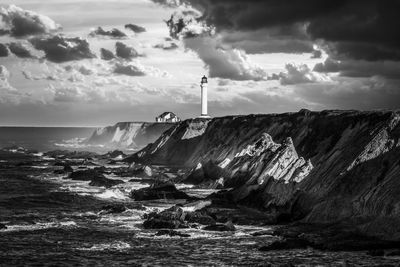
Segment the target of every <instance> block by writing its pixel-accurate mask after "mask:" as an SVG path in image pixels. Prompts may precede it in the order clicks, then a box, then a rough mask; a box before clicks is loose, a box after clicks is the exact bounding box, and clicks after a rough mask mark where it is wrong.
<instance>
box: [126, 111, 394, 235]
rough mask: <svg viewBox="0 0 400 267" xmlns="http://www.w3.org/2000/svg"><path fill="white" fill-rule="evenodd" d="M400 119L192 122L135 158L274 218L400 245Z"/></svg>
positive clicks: (295, 116)
mask: <svg viewBox="0 0 400 267" xmlns="http://www.w3.org/2000/svg"><path fill="white" fill-rule="evenodd" d="M399 122H400V113H399V112H391V111H387V112H386V111H385V112H384V111H382V112H381V111H376V112H358V111H323V112H310V111H306V110H303V111H300V112H298V113H286V114H270V115H250V116H237V117H223V118H215V119H212V120H199V119H195V120H187V121H184V122H182V123H180V124H179V125H177V126H175V127H172V128H170V129H169V130H168V131H167V132H165V133H164V134H163V135H162V136H161V137H160V138H159V139H158V140H157V141H156V142H155V143H154V144H150V145H148V146H147V147H146V148H145V149H143V150H142V151H140V152H139V153H137V154H135V155H134V156H133V157H132V158H131V160H132V161H139V162H146V163H153V164H166V165H176V166H184V167H190V168H193V170H192V172H191V173H190V174H189V176H188V177H187V181H189V182H194V183H197V184H201V183H203V182H206V183H207V182H208V184H210V182H214V183H216V184H218V185H219V186H223V187H229V188H233V189H232V190H231V191H230V192H229V198H230V199H231V200H232V201H235V202H237V203H239V204H244V205H250V206H254V207H257V208H260V209H262V210H264V211H265V212H269V213H270V214H271V215H273V216H275V218H277V219H278V220H279V219H282V220H283V219H285V220H301V221H304V222H310V223H331V222H339V221H341V222H343V221H346V222H351V223H352V224H353V225H357V227H358V228H359V230H361V231H362V232H366V233H369V234H373V235H377V236H384V237H386V238H389V237H390V238H400V234H399V233H400V140H399V138H400V126H399Z"/></svg>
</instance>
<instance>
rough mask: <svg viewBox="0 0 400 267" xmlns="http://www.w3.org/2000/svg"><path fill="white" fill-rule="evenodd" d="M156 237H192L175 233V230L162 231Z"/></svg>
mask: <svg viewBox="0 0 400 267" xmlns="http://www.w3.org/2000/svg"><path fill="white" fill-rule="evenodd" d="M155 235H156V236H163V235H168V236H179V237H190V235H189V234H184V233H181V232H178V231H174V230H160V231H158V232H157V233H156V234H155Z"/></svg>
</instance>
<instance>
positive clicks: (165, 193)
mask: <svg viewBox="0 0 400 267" xmlns="http://www.w3.org/2000/svg"><path fill="white" fill-rule="evenodd" d="M130 197H131V198H133V199H134V200H136V201H143V200H154V199H192V197H190V196H188V195H187V194H186V193H184V192H182V191H179V190H178V189H176V187H175V185H173V184H171V183H161V184H153V185H151V186H150V187H145V188H141V189H138V190H133V191H132V192H131V194H130Z"/></svg>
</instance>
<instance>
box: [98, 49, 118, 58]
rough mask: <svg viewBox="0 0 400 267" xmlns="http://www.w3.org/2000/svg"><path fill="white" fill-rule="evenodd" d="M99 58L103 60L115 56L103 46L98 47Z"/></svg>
mask: <svg viewBox="0 0 400 267" xmlns="http://www.w3.org/2000/svg"><path fill="white" fill-rule="evenodd" d="M100 54H101V59H103V60H112V59H114V58H115V56H114V53H113V52H112V51H110V50H107V49H105V48H101V49H100Z"/></svg>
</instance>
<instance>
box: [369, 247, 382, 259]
mask: <svg viewBox="0 0 400 267" xmlns="http://www.w3.org/2000/svg"><path fill="white" fill-rule="evenodd" d="M367 254H368V255H370V256H373V257H383V256H385V251H384V250H383V249H374V250H369V251H368V252H367Z"/></svg>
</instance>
